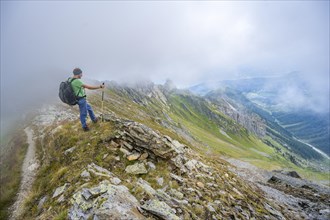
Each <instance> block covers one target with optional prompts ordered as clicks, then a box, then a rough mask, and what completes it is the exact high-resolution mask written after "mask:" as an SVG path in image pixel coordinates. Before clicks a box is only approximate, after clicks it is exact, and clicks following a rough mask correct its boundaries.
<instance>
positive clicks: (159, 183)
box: [156, 177, 164, 186]
mask: <svg viewBox="0 0 330 220" xmlns="http://www.w3.org/2000/svg"><path fill="white" fill-rule="evenodd" d="M156 181H157V183H158V185H159V186H163V184H164V178H163V177H160V178H157V179H156Z"/></svg>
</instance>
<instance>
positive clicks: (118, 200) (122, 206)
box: [68, 180, 145, 220]
mask: <svg viewBox="0 0 330 220" xmlns="http://www.w3.org/2000/svg"><path fill="white" fill-rule="evenodd" d="M84 190H85V191H88V192H89V193H90V194H92V196H91V197H89V199H88V200H86V199H85V198H84V197H83V195H82V193H83V191H82V190H81V191H78V192H76V193H75V194H74V195H73V196H72V199H71V200H70V202H71V204H72V206H71V208H70V210H69V213H68V218H69V219H71V220H76V219H77V220H78V219H79V220H80V219H99V220H106V219H137V220H140V219H141V220H142V219H145V217H144V216H143V215H141V214H140V213H139V211H138V209H137V207H139V206H140V204H139V202H138V201H137V199H136V198H135V197H134V196H133V195H132V194H131V193H130V192H129V190H128V188H127V187H125V186H121V185H120V186H115V185H112V184H110V182H109V181H107V180H105V181H102V182H101V183H100V184H99V185H97V186H95V187H93V188H88V189H84Z"/></svg>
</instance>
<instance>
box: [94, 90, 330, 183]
mask: <svg viewBox="0 0 330 220" xmlns="http://www.w3.org/2000/svg"><path fill="white" fill-rule="evenodd" d="M106 97H108V100H107V101H106V104H105V106H106V107H105V109H107V110H110V111H112V112H115V113H116V114H117V115H119V116H121V117H124V118H128V119H132V120H135V121H138V122H141V123H143V124H146V125H148V126H149V127H151V128H153V129H156V130H159V131H161V132H163V133H164V134H167V135H169V136H173V137H174V138H175V139H178V140H180V141H181V142H183V143H186V144H188V142H187V140H186V139H184V138H182V137H181V136H180V135H178V134H177V132H175V131H174V130H173V129H165V128H164V127H163V126H162V125H160V124H159V123H157V120H156V118H159V117H161V119H162V120H167V119H166V118H165V117H164V116H163V114H164V113H166V114H167V115H169V116H170V118H171V119H172V120H173V121H174V122H172V125H174V126H176V127H179V128H180V127H183V128H184V129H185V130H187V131H188V132H189V133H190V134H191V136H193V138H194V139H195V140H196V142H195V143H194V146H195V150H198V151H199V153H201V154H202V155H206V156H208V155H218V156H228V157H234V158H238V159H242V160H245V161H249V162H251V163H252V164H254V165H256V166H258V167H261V168H264V169H268V170H273V169H283V168H288V169H294V170H296V171H298V172H299V173H300V174H301V175H302V176H303V177H305V178H308V179H316V180H328V179H329V174H327V173H319V172H315V170H312V169H308V168H307V169H304V168H301V167H298V166H296V165H295V164H293V163H292V162H290V161H289V160H288V159H286V158H284V157H283V156H281V155H279V154H278V153H276V150H275V149H274V148H272V147H270V146H268V145H266V144H265V143H264V142H263V141H261V140H260V139H259V138H257V137H256V136H254V135H252V134H251V133H249V132H248V131H247V130H246V129H245V128H242V127H241V126H239V125H238V124H236V123H235V122H234V121H233V120H231V119H230V118H229V117H227V116H225V115H223V114H222V113H220V112H217V111H216V110H215V109H214V108H212V106H211V105H208V104H207V106H206V107H207V110H206V109H205V106H202V105H205V103H203V102H202V101H200V100H198V98H196V99H197V100H192V98H191V96H185V95H177V94H171V95H170V96H169V97H168V106H169V108H168V109H167V108H164V107H162V106H161V104H160V103H159V102H158V101H157V100H155V99H153V98H150V99H148V105H147V106H143V105H140V104H136V103H134V102H132V101H131V97H130V96H129V95H127V94H124V93H118V91H116V90H109V91H108V92H107V94H106ZM109 97H110V98H109ZM92 102H93V101H92ZM98 103H99V102H98V101H96V100H95V101H94V104H98ZM196 103H197V104H196ZM203 111H204V112H203ZM207 111H211V112H212V113H213V114H216V115H217V116H218V117H217V118H214V119H210V114H208V112H207ZM213 114H212V115H213ZM173 123H174V124H173ZM220 129H221V130H223V131H225V132H226V134H227V135H228V136H229V137H230V138H229V137H228V136H226V135H224V134H223V133H221V132H220ZM267 138H268V139H270V138H269V137H267ZM270 140H271V139H270ZM271 141H272V142H274V145H276V146H277V147H278V148H280V149H281V150H282V151H283V152H287V151H288V150H287V149H286V148H284V147H283V146H281V145H279V144H278V143H276V142H275V141H274V140H271Z"/></svg>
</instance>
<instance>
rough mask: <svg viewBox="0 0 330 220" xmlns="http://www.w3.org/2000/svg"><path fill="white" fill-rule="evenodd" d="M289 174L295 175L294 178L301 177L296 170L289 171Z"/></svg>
mask: <svg viewBox="0 0 330 220" xmlns="http://www.w3.org/2000/svg"><path fill="white" fill-rule="evenodd" d="M286 175H287V176H291V177H294V178H298V179H301V177H300V175H299V174H298V173H297V172H296V171H288V172H287V173H286Z"/></svg>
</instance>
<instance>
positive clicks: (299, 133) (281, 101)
mask: <svg viewBox="0 0 330 220" xmlns="http://www.w3.org/2000/svg"><path fill="white" fill-rule="evenodd" d="M219 89H220V90H221V89H222V90H226V91H229V90H231V91H232V93H237V94H236V95H235V96H232V97H231V98H232V99H233V100H232V102H236V101H239V102H240V103H241V104H242V105H245V106H246V107H247V109H249V110H250V111H252V112H254V113H257V114H258V115H259V116H260V117H262V118H263V119H265V120H266V121H268V122H269V123H270V122H271V123H272V124H273V125H272V126H271V127H274V126H276V127H278V129H280V130H283V131H284V130H285V131H286V132H285V133H287V134H288V136H289V137H290V136H291V137H290V139H293V138H296V139H300V140H302V141H304V142H306V143H308V144H311V145H313V146H314V147H316V148H318V149H320V150H321V151H323V152H324V153H326V154H327V155H328V156H329V155H330V135H329V126H330V121H329V111H326V112H324V111H320V112H318V111H315V110H317V108H318V105H317V103H315V102H314V101H313V98H312V97H310V92H309V88H308V86H307V84H306V82H304V81H303V80H302V79H301V78H300V77H299V74H298V73H297V72H293V73H290V74H287V75H284V76H277V77H259V78H249V79H239V80H225V81H221V82H218V83H213V84H211V85H209V84H199V85H196V86H193V87H191V88H190V90H191V91H192V92H194V93H196V94H199V95H203V96H206V97H210V96H212V94H214V93H215V92H216V91H219ZM218 95H219V94H218ZM242 97H244V99H245V100H243V98H242ZM282 133H283V132H282ZM296 141H297V140H294V142H296ZM287 142H288V141H287ZM299 145H301V144H299Z"/></svg>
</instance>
